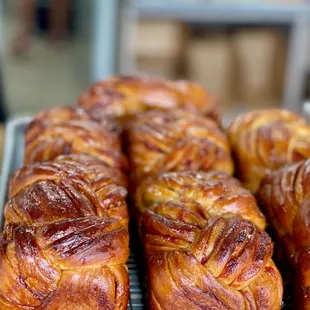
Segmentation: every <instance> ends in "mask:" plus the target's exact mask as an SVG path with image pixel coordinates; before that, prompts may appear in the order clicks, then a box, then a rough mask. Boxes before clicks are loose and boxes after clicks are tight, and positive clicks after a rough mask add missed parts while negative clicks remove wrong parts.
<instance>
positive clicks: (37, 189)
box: [4, 155, 128, 226]
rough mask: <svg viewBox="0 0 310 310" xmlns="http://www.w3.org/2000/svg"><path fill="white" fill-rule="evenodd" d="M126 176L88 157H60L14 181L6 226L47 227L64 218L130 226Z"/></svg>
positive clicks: (33, 167)
mask: <svg viewBox="0 0 310 310" xmlns="http://www.w3.org/2000/svg"><path fill="white" fill-rule="evenodd" d="M126 183H127V182H126V179H125V176H123V175H120V174H118V171H117V170H114V169H111V168H110V167H107V166H105V164H104V163H103V162H102V161H100V160H98V159H95V158H93V157H91V156H88V155H69V156H59V157H57V158H56V159H55V160H54V161H51V162H49V161H46V162H43V163H35V164H32V165H29V166H26V167H23V168H21V169H20V170H18V171H17V172H16V173H15V174H14V175H13V177H12V178H11V182H10V188H9V198H10V200H9V202H8V203H7V205H6V207H5V212H4V214H5V219H6V223H15V224H27V225H32V226H38V225H44V224H46V223H49V222H50V221H56V220H60V219H64V218H67V219H69V218H78V217H88V216H94V215H99V216H104V215H107V216H109V217H111V218H115V219H118V220H120V221H122V222H123V223H124V225H127V224H128V214H127V206H126V201H125V199H126V195H127V190H126V189H125V188H124V187H122V186H120V185H118V184H126Z"/></svg>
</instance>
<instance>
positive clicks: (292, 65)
mask: <svg viewBox="0 0 310 310" xmlns="http://www.w3.org/2000/svg"><path fill="white" fill-rule="evenodd" d="M97 2H98V3H99V2H100V12H104V11H105V12H107V11H109V12H110V15H109V16H110V18H109V21H108V20H105V22H103V19H104V18H103V16H102V15H101V18H100V17H99V16H97V18H96V14H95V20H94V21H95V23H94V26H95V27H96V28H95V29H96V32H97V34H98V36H97V41H96V42H95V43H96V44H95V46H94V47H95V50H96V51H97V52H96V54H97V55H103V52H104V48H105V47H106V48H108V49H110V54H109V57H110V59H105V58H104V57H101V59H99V58H98V57H97V59H95V62H94V63H93V68H94V70H93V71H94V72H96V74H95V79H99V78H100V79H101V78H106V77H107V76H109V75H113V74H116V73H129V72H130V71H131V69H132V66H133V62H134V61H133V59H132V58H133V55H132V53H131V52H130V40H131V32H130V31H131V29H132V26H134V25H135V23H136V22H137V21H138V20H139V18H156V19H174V20H182V21H185V22H200V23H204V24H206V25H208V24H209V25H210V24H222V23H224V24H233V25H238V24H251V25H269V26H270V25H272V26H275V27H277V26H283V25H285V26H288V27H289V29H290V35H289V44H288V64H287V72H286V76H285V83H284V90H283V100H282V105H283V107H285V108H289V109H291V110H294V111H296V112H300V111H301V109H302V105H301V103H302V101H303V87H304V85H305V81H306V72H307V69H308V68H307V65H308V64H307V62H308V55H310V48H309V47H310V45H309V37H310V5H309V4H307V3H305V4H296V5H294V4H268V3H249V4H244V3H237V4H231V3H227V4H224V3H223V4H220V3H212V2H208V1H202V0H200V1H198V0H197V1H191V2H189V1H184V0H183V1H182V0H181V1H177V0H170V1H169V0H115V1H113V0H112V1H111V0H105V1H100V0H97ZM110 2H113V3H114V4H113V10H114V11H113V13H112V14H111V6H109V3H110ZM103 7H105V9H104V8H103ZM95 10H96V8H95ZM96 12H98V11H97V10H96ZM104 14H107V13H104ZM97 15H100V14H98V13H97ZM111 16H113V17H114V19H113V18H111ZM108 22H109V23H108ZM115 25H116V26H115ZM98 26H100V27H98ZM107 29H110V30H111V31H110V35H105V36H100V34H101V33H106V32H107ZM99 41H100V42H99ZM100 51H101V52H100ZM103 63H106V64H109V67H107V66H103ZM111 64H113V65H111ZM98 68H99V69H98ZM100 68H102V69H100Z"/></svg>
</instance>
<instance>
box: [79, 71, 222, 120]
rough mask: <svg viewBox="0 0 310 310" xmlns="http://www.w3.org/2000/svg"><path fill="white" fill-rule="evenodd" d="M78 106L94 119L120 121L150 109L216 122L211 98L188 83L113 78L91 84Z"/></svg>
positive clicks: (199, 87)
mask: <svg viewBox="0 0 310 310" xmlns="http://www.w3.org/2000/svg"><path fill="white" fill-rule="evenodd" d="M79 105H80V106H81V107H83V108H85V109H86V110H87V111H88V112H89V113H91V114H92V115H96V116H97V117H99V116H100V115H102V116H104V115H107V114H108V115H113V116H116V117H118V118H120V119H123V120H124V119H125V120H126V119H128V118H130V116H133V115H135V114H136V113H138V112H142V111H146V110H150V109H160V110H170V109H175V108H182V109H186V110H191V111H197V112H199V113H202V114H204V115H206V116H210V117H212V118H214V119H215V120H216V121H219V111H218V104H217V101H216V100H215V98H214V97H213V96H212V95H210V94H209V93H207V92H206V91H205V90H204V89H203V88H202V87H201V86H200V85H199V84H196V83H192V82H188V81H166V80H160V79H152V78H147V77H137V76H116V77H112V78H109V79H107V80H105V81H100V82H97V83H95V84H94V85H92V86H91V87H90V88H89V89H88V90H87V91H86V92H84V93H83V94H82V95H81V96H80V98H79ZM94 111H95V112H94Z"/></svg>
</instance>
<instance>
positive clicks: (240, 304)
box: [148, 217, 283, 310]
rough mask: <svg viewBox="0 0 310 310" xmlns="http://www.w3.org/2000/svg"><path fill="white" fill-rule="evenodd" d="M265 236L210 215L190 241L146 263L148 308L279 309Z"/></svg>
mask: <svg viewBox="0 0 310 310" xmlns="http://www.w3.org/2000/svg"><path fill="white" fill-rule="evenodd" d="M271 256H272V242H271V239H270V238H269V236H268V235H267V234H266V233H265V232H264V231H261V230H259V229H258V228H257V227H256V226H255V225H254V224H252V223H251V222H248V221H244V220H242V219H241V218H240V217H230V218H228V219H225V218H221V217H213V218H212V219H211V220H210V221H209V222H208V223H207V225H206V226H205V227H204V228H203V229H202V230H201V231H200V232H199V233H198V235H197V236H195V238H194V239H193V241H192V243H191V244H190V245H189V246H187V247H185V248H180V249H179V250H175V251H166V252H158V253H157V254H155V255H153V256H152V257H151V258H150V261H149V265H148V266H149V268H148V270H149V272H148V275H149V290H150V292H149V295H150V307H149V308H150V309H197V310H198V309H223V310H224V309H236V310H241V309H242V310H243V309H244V310H248V309H280V306H281V300H282V293H283V291H282V280H281V276H280V273H279V271H278V270H277V268H276V267H275V265H274V263H273V261H272V259H271Z"/></svg>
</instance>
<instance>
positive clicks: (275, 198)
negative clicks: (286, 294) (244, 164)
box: [258, 160, 310, 309]
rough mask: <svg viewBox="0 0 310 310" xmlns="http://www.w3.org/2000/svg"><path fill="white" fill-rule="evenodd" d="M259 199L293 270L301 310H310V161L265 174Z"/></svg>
mask: <svg viewBox="0 0 310 310" xmlns="http://www.w3.org/2000/svg"><path fill="white" fill-rule="evenodd" d="M258 198H259V202H260V204H261V205H262V207H263V208H264V210H265V212H266V215H267V217H268V220H269V222H270V223H271V225H272V227H273V228H274V230H275V232H276V233H277V235H278V237H279V239H280V240H281V241H282V242H283V244H284V246H285V248H286V250H287V253H288V256H289V258H290V259H291V260H292V262H293V264H294V265H295V266H296V270H297V272H296V273H297V279H296V281H295V287H297V289H298V290H299V292H298V293H299V297H298V301H299V302H301V306H300V309H310V160H307V161H303V162H299V163H296V164H293V165H291V166H287V167H284V168H282V169H279V170H278V171H275V172H272V173H270V174H268V175H267V176H266V177H265V179H264V180H263V181H262V184H261V188H260V190H259V191H258Z"/></svg>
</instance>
